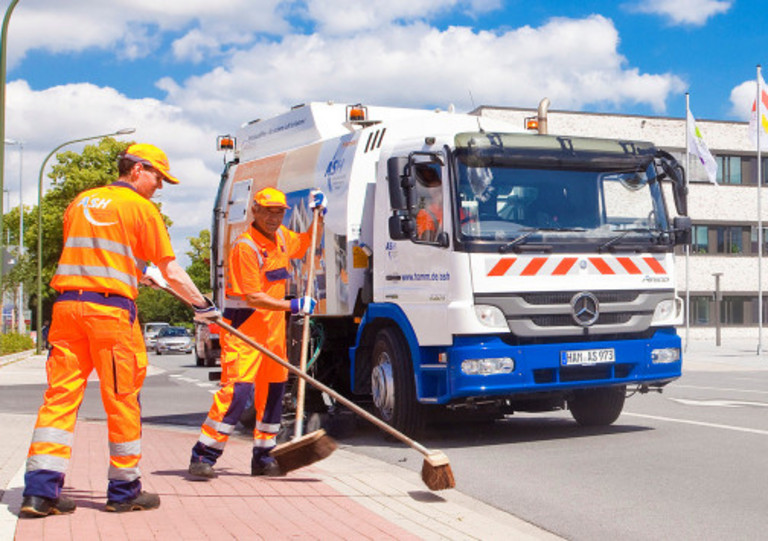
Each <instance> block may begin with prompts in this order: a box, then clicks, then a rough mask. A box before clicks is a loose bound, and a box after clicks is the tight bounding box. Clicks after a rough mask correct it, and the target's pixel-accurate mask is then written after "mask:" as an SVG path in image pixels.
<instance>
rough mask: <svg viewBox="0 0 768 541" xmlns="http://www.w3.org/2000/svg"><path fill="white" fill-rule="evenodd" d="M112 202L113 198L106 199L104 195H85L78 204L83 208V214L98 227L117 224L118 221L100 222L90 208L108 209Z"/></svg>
mask: <svg viewBox="0 0 768 541" xmlns="http://www.w3.org/2000/svg"><path fill="white" fill-rule="evenodd" d="M111 202H112V200H111V199H104V198H103V197H89V196H85V197H83V198H82V199H81V200H80V202H79V203H78V204H77V206H78V207H82V208H83V216H85V219H86V220H88V222H89V223H91V224H92V225H95V226H97V227H105V226H109V225H115V224H116V223H117V222H100V221H98V220H97V219H96V218H94V217H93V216H91V211H90V209H106V208H107V207H108V206H109V204H110V203H111Z"/></svg>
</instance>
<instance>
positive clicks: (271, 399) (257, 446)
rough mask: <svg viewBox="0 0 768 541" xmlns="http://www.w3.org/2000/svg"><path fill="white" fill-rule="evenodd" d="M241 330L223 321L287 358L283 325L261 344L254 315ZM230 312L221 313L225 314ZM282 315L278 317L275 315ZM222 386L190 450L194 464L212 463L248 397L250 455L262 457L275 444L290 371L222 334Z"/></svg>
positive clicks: (260, 325) (257, 318)
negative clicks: (251, 409)
mask: <svg viewBox="0 0 768 541" xmlns="http://www.w3.org/2000/svg"><path fill="white" fill-rule="evenodd" d="M243 311H244V312H246V313H251V315H250V317H247V318H246V319H245V321H243V322H242V324H240V325H239V326H238V325H237V323H239V321H235V322H232V321H231V320H228V319H225V321H226V322H227V323H228V324H230V325H233V326H234V327H235V328H237V329H238V330H239V331H242V332H243V333H244V334H245V335H246V336H254V337H255V340H256V341H257V342H259V339H261V340H262V341H261V342H260V343H261V344H262V345H264V346H265V347H267V348H268V349H270V350H271V351H272V352H273V353H275V354H276V355H279V356H280V357H285V325H284V324H283V325H282V326H278V329H274V332H272V333H270V339H269V340H263V338H264V335H265V334H266V332H265V328H264V327H265V326H264V323H263V319H262V318H261V317H260V316H259V315H257V314H256V312H255V311H253V310H249V309H245V310H243ZM229 312H230V311H229V310H227V311H225V314H226V315H229ZM279 314H280V315H281V316H283V317H284V315H283V314H282V313H279ZM220 336H221V338H220V340H221V369H222V373H221V387H220V389H219V390H218V391H217V392H216V394H215V395H214V398H213V404H211V408H210V410H209V412H208V417H207V418H206V420H205V422H204V423H203V426H202V427H201V432H200V437H199V439H198V444H197V445H195V448H194V449H193V451H192V461H200V460H205V461H206V462H209V463H211V464H214V463H215V462H216V460H217V459H218V457H219V456H221V453H222V452H223V450H224V446H225V445H226V442H227V441H228V440H229V436H230V434H231V433H232V432H233V431H234V429H235V425H237V422H238V420H239V418H240V416H241V414H242V413H243V410H244V409H245V406H246V404H247V402H248V399H249V398H250V397H251V396H253V403H254V404H253V405H254V410H255V413H256V424H255V426H254V429H253V451H254V456H258V455H262V454H266V453H267V452H269V450H270V449H272V448H273V447H274V446H275V445H276V436H277V433H278V432H279V430H280V420H281V417H282V400H283V393H284V390H285V383H286V381H287V379H288V371H287V370H286V369H285V368H283V367H282V366H280V365H279V364H277V363H276V362H274V361H272V360H271V359H269V358H268V357H267V356H266V355H263V354H262V353H261V352H259V351H257V350H256V349H254V348H252V347H251V346H249V345H248V344H246V343H245V342H243V341H242V340H240V339H239V338H237V337H236V336H234V335H232V334H231V333H229V332H227V331H225V330H224V329H222V331H221V335H220Z"/></svg>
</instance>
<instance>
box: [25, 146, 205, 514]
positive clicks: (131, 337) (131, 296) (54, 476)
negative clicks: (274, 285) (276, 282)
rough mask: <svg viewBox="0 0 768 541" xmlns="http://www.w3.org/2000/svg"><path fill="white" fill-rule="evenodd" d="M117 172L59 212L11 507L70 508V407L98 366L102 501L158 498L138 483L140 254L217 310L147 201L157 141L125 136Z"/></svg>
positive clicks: (164, 177)
mask: <svg viewBox="0 0 768 541" xmlns="http://www.w3.org/2000/svg"><path fill="white" fill-rule="evenodd" d="M118 174H119V178H118V180H117V181H116V182H114V183H112V184H110V185H107V186H102V187H99V188H94V189H91V190H87V191H85V192H83V193H81V194H79V195H78V196H77V197H76V198H75V199H74V200H73V201H72V203H71V204H70V205H69V207H68V208H67V210H66V213H65V214H64V239H63V240H64V246H63V250H62V253H61V256H60V258H59V264H58V267H57V269H56V274H55V275H54V277H53V280H52V281H51V286H52V287H53V288H54V289H56V290H57V291H58V292H59V296H58V297H57V299H56V302H55V304H54V306H53V319H52V324H51V329H50V332H49V334H48V342H49V344H50V347H51V350H50V353H49V355H48V361H47V365H46V372H47V376H48V389H47V391H46V392H45V396H44V401H43V405H42V406H41V407H40V410H39V412H38V416H37V423H36V425H35V430H34V432H33V434H32V443H31V445H30V448H29V455H28V458H27V468H26V475H25V479H24V481H25V487H24V497H23V501H22V505H21V512H20V515H21V516H22V517H42V516H46V515H50V514H61V513H69V512H72V511H74V510H75V504H74V502H73V501H72V500H71V499H70V498H67V497H65V496H62V495H61V488H62V486H63V484H64V475H65V473H66V471H67V467H68V465H69V459H70V455H71V453H72V443H73V437H74V429H75V422H76V420H77V412H78V408H79V407H80V404H81V402H82V399H83V393H84V391H85V387H86V384H87V381H88V376H89V374H90V373H91V372H92V371H93V370H94V369H95V370H96V372H97V374H98V375H99V381H100V386H101V397H102V402H103V404H104V409H105V410H106V412H107V428H108V432H109V454H110V460H109V473H108V478H109V484H108V488H107V505H106V510H107V511H116V512H122V511H132V510H142V509H153V508H156V507H158V506H159V505H160V498H159V497H158V496H157V495H156V494H151V493H148V492H144V491H142V490H141V488H142V486H141V480H140V477H141V472H140V471H139V459H140V458H141V410H140V405H139V391H140V390H141V387H142V384H143V381H144V376H145V375H146V370H147V354H146V350H145V349H144V342H143V340H142V338H141V332H140V329H139V323H138V321H137V319H136V304H135V302H134V301H135V299H136V296H137V294H138V290H137V288H138V285H139V283H140V282H144V281H145V280H146V276H144V274H143V272H144V268H145V267H146V263H145V262H149V261H151V262H154V263H155V264H156V265H157V266H158V267H159V269H160V272H162V274H163V276H165V278H166V279H167V281H168V283H169V284H170V285H171V286H172V287H173V288H174V289H175V290H176V291H178V292H179V293H180V294H181V295H182V296H183V297H184V298H185V299H187V300H188V301H189V302H191V303H192V304H193V305H195V306H199V307H200V308H199V309H198V310H197V311H196V312H197V313H196V315H195V319H197V320H199V321H208V320H209V319H211V318H214V319H215V318H218V316H219V313H218V310H216V308H215V307H214V306H213V304H212V303H211V302H210V301H208V300H207V299H206V298H205V297H203V295H201V294H200V292H199V291H198V289H197V288H196V287H195V285H194V283H193V282H192V280H191V279H190V278H189V276H188V275H187V273H186V272H185V271H184V269H182V268H181V266H180V265H179V264H178V263H177V262H176V260H175V256H174V253H173V249H172V248H171V242H170V239H169V237H168V232H167V230H166V228H165V224H164V223H163V218H162V216H161V215H160V212H159V211H158V210H157V207H155V205H154V204H153V203H152V202H151V201H149V199H150V198H151V197H152V195H153V194H154V193H155V191H156V190H157V189H160V188H162V186H163V181H166V182H169V183H171V184H177V183H178V182H179V181H178V180H177V179H176V178H175V177H173V176H172V175H171V174H170V172H169V166H168V159H167V158H166V156H165V153H163V151H162V150H160V149H159V148H157V147H155V146H152V145H147V144H134V145H131V146H129V147H128V148H127V149H126V151H125V152H123V153H121V155H120V157H119V161H118Z"/></svg>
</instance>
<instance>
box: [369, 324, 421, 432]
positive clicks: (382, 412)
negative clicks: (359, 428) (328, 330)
mask: <svg viewBox="0 0 768 541" xmlns="http://www.w3.org/2000/svg"><path fill="white" fill-rule="evenodd" d="M372 361H373V369H372V371H371V394H372V395H373V404H374V407H375V408H376V413H377V415H378V416H379V418H380V419H381V420H382V421H384V422H385V423H387V424H389V425H392V426H393V427H395V428H396V429H397V430H399V431H401V432H405V433H406V434H411V435H414V434H418V433H419V432H420V431H421V430H422V429H423V428H424V424H425V418H426V410H425V408H424V406H423V405H422V404H420V403H419V402H418V400H417V399H416V384H415V381H414V377H413V365H412V363H411V356H410V354H409V353H408V349H407V348H406V345H405V342H404V340H403V338H402V337H401V335H400V333H398V332H397V331H395V330H393V329H382V330H380V331H379V332H378V334H377V335H376V341H375V342H374V346H373V355H372Z"/></svg>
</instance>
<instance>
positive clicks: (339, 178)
mask: <svg viewBox="0 0 768 541" xmlns="http://www.w3.org/2000/svg"><path fill="white" fill-rule="evenodd" d="M356 145H357V140H356V139H355V134H354V133H352V134H349V135H346V136H344V137H342V138H340V139H339V144H338V145H337V146H336V150H335V151H334V153H333V156H332V157H331V159H330V160H329V161H328V165H326V167H325V173H324V174H323V176H324V177H325V185H326V187H327V189H328V192H334V191H338V190H339V189H340V188H342V187H343V186H344V185H345V184H346V183H345V182H344V177H345V175H344V173H345V170H344V164H345V163H346V162H347V158H351V156H347V152H348V150H349V149H351V151H352V152H354V147H355V146H356ZM351 161H352V160H351V159H350V160H349V162H350V163H351Z"/></svg>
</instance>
